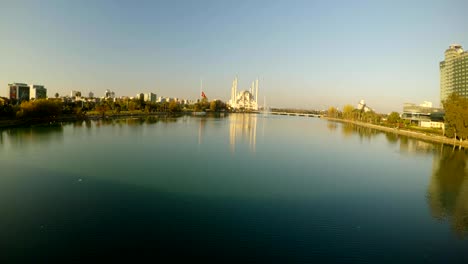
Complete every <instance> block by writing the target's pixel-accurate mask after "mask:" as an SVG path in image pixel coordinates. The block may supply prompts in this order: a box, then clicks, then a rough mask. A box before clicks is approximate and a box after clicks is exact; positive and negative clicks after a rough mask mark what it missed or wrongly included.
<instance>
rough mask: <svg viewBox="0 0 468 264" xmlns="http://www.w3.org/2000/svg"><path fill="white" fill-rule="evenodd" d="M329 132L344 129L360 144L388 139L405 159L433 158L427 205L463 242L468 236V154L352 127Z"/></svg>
mask: <svg viewBox="0 0 468 264" xmlns="http://www.w3.org/2000/svg"><path fill="white" fill-rule="evenodd" d="M329 123H331V124H328V125H327V127H328V129H329V130H330V132H334V131H336V130H337V128H338V127H339V126H341V128H342V129H341V132H342V134H343V136H344V137H349V136H351V135H353V134H354V135H356V134H357V135H358V136H359V137H360V138H361V140H362V139H368V140H371V139H372V138H375V137H376V136H378V135H382V134H384V135H385V138H386V140H387V142H388V143H390V144H392V145H393V144H399V152H400V153H401V154H403V155H409V154H410V155H432V156H433V166H432V173H431V175H430V179H429V184H428V190H427V203H428V206H429V210H430V214H431V215H432V217H434V218H436V219H438V220H440V221H447V222H449V224H450V226H451V228H452V230H453V232H454V233H455V234H456V235H458V236H459V237H461V238H465V237H467V235H468V162H467V160H468V151H467V150H465V149H459V148H458V147H453V146H449V145H444V144H440V143H439V144H437V143H429V142H425V141H421V140H416V139H412V138H408V137H406V136H400V135H398V134H394V133H384V132H380V131H377V130H374V129H370V128H366V127H360V126H356V125H353V124H337V123H333V122H329Z"/></svg>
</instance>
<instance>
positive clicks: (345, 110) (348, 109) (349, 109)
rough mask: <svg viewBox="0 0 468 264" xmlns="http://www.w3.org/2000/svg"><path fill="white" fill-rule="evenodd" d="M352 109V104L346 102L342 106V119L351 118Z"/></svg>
mask: <svg viewBox="0 0 468 264" xmlns="http://www.w3.org/2000/svg"><path fill="white" fill-rule="evenodd" d="M353 110H354V106H352V105H350V104H347V105H345V106H343V118H344V119H352V118H353Z"/></svg>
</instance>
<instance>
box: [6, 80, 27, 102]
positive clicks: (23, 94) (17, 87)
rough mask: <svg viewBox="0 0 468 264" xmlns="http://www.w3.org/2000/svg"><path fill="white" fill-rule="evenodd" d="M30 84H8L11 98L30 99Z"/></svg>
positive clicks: (19, 100)
mask: <svg viewBox="0 0 468 264" xmlns="http://www.w3.org/2000/svg"><path fill="white" fill-rule="evenodd" d="M29 92H30V91H29V86H28V85H27V84H25V83H10V84H8V94H9V95H10V99H14V100H18V102H21V101H25V100H26V101H27V100H29Z"/></svg>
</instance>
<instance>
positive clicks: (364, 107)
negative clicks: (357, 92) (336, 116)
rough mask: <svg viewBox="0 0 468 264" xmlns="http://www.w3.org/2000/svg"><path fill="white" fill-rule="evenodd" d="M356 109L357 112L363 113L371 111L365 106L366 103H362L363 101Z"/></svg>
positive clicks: (362, 101)
mask: <svg viewBox="0 0 468 264" xmlns="http://www.w3.org/2000/svg"><path fill="white" fill-rule="evenodd" d="M356 108H357V109H358V110H361V111H364V112H365V113H367V112H369V111H372V109H371V108H370V107H368V106H367V105H366V101H364V99H363V100H361V101H359V104H358V105H357V107H356Z"/></svg>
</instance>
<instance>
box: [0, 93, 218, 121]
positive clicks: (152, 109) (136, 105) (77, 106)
mask: <svg viewBox="0 0 468 264" xmlns="http://www.w3.org/2000/svg"><path fill="white" fill-rule="evenodd" d="M191 111H213V112H220V111H227V106H226V104H225V103H224V102H222V101H221V100H213V101H211V102H209V101H208V100H207V99H206V98H204V99H203V100H201V101H199V102H197V103H194V104H182V103H180V102H176V101H171V102H158V103H155V102H146V101H144V100H140V99H123V100H113V99H110V98H109V99H103V100H100V101H99V102H93V101H72V100H62V99H60V98H58V96H57V95H56V98H49V99H36V100H30V101H23V102H21V103H20V104H18V102H17V101H15V100H8V99H5V98H2V99H1V100H0V119H4V120H5V119H40V118H47V119H51V118H57V117H59V116H64V115H75V116H76V117H81V118H85V117H86V116H87V115H89V114H94V115H102V116H105V115H108V114H119V113H122V112H126V113H134V112H137V113H156V112H163V113H180V112H191Z"/></svg>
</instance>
